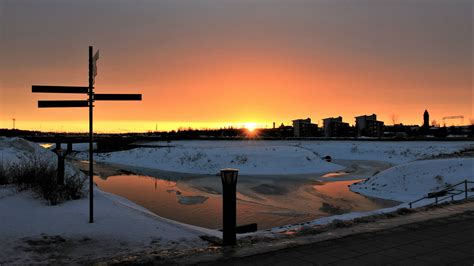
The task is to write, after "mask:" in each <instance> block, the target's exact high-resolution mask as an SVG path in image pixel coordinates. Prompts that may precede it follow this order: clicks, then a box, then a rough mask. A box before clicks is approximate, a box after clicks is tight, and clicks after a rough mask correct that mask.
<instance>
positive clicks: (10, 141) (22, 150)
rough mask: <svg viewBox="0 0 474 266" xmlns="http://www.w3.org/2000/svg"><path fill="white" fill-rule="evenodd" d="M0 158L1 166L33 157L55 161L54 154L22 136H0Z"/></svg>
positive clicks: (33, 158)
mask: <svg viewBox="0 0 474 266" xmlns="http://www.w3.org/2000/svg"><path fill="white" fill-rule="evenodd" d="M0 159H1V162H2V165H3V166H8V165H11V164H18V163H21V162H25V161H31V160H35V159H41V160H52V161H55V160H54V159H56V155H55V154H54V153H53V152H51V151H49V150H46V149H44V148H43V147H41V146H39V145H38V144H36V143H34V142H30V141H27V140H25V139H22V138H7V137H0Z"/></svg>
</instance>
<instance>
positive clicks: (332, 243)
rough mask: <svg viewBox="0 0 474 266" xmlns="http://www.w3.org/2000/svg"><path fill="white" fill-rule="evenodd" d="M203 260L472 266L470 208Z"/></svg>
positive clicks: (473, 232) (473, 238) (473, 226)
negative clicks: (389, 226)
mask: <svg viewBox="0 0 474 266" xmlns="http://www.w3.org/2000/svg"><path fill="white" fill-rule="evenodd" d="M203 265H291V266H298V265H469V266H472V265H474V210H473V211H469V212H465V213H463V214H457V215H454V216H450V217H445V218H439V219H432V220H428V221H422V222H417V223H412V224H407V225H402V226H399V227H395V228H392V229H388V230H382V231H378V232H371V233H364V234H357V235H351V236H346V237H343V238H339V239H334V240H327V241H322V242H318V243H314V244H308V245H303V246H298V247H294V248H286V249H283V250H278V251H273V252H268V253H264V254H259V255H254V256H248V257H243V258H230V259H226V260H220V261H216V262H210V263H206V264H203Z"/></svg>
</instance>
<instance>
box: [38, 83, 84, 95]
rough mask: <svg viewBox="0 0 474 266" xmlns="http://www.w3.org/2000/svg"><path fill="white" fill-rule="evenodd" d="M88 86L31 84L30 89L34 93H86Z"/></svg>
mask: <svg viewBox="0 0 474 266" xmlns="http://www.w3.org/2000/svg"><path fill="white" fill-rule="evenodd" d="M88 89H89V88H88V87H80V86H43V85H33V86H31V91H32V92H34V93H84V94H86V93H88Z"/></svg>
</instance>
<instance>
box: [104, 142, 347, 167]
mask: <svg viewBox="0 0 474 266" xmlns="http://www.w3.org/2000/svg"><path fill="white" fill-rule="evenodd" d="M203 143H205V144H207V145H202V144H203ZM203 143H200V142H178V143H173V144H174V145H175V146H173V147H165V148H153V147H150V148H136V149H133V150H127V151H120V152H112V153H105V154H98V155H97V156H96V157H95V159H96V160H97V161H103V162H110V163H119V164H125V165H133V166H139V167H147V168H154V169H160V170H165V171H174V172H182V173H195V174H217V173H218V172H219V170H220V169H222V168H228V167H231V168H237V169H239V172H240V174H243V175H272V174H277V175H286V174H308V173H326V172H331V171H338V170H341V169H343V167H342V166H340V165H336V164H333V163H329V162H326V161H323V160H322V159H321V158H320V156H319V155H317V154H315V153H314V152H312V151H310V150H308V149H304V148H301V147H297V146H292V145H288V144H278V143H272V142H247V141H233V142H227V141H226V142H210V141H206V142H203Z"/></svg>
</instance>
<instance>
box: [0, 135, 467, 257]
mask: <svg viewBox="0 0 474 266" xmlns="http://www.w3.org/2000/svg"><path fill="white" fill-rule="evenodd" d="M157 144H159V145H170V147H165V148H156V147H150V148H137V149H133V150H128V151H121V152H113V153H105V154H100V155H98V156H96V158H97V160H100V161H104V162H113V163H120V164H128V165H133V166H142V167H148V168H156V169H161V170H168V171H174V172H186V173H202V174H215V173H217V172H218V170H219V169H220V168H226V167H234V168H238V169H240V173H241V174H244V175H254V174H257V175H258V174H267V175H272V174H278V175H288V174H301V173H326V172H331V171H338V170H341V169H343V168H344V167H343V166H340V165H337V164H334V163H328V162H326V161H324V160H322V159H321V157H323V156H326V155H329V156H331V157H332V158H333V159H335V160H337V159H339V160H354V161H356V160H373V161H384V162H388V163H391V164H393V165H396V166H394V167H392V168H389V169H387V170H384V171H382V172H380V173H378V174H376V175H375V176H373V177H371V178H370V179H369V180H367V181H365V182H363V183H359V184H357V185H353V186H352V187H351V189H352V190H354V191H357V192H359V193H362V194H364V195H368V196H375V197H380V198H386V199H394V200H398V201H403V202H407V201H410V200H413V199H417V198H419V196H420V194H421V195H425V194H426V193H428V192H430V191H433V190H436V189H438V188H441V187H443V186H445V185H446V184H447V183H448V184H453V183H456V182H458V181H461V180H464V179H466V178H467V179H469V180H473V177H472V174H473V158H452V159H436V160H424V159H426V158H429V157H431V156H433V155H438V154H443V153H452V152H456V151H459V150H462V149H466V148H469V147H472V144H471V142H378V141H373V142H372V141H176V142H171V143H165V142H160V143H150V145H157ZM37 157H41V158H44V159H49V160H51V161H52V162H54V163H55V162H56V156H55V155H54V154H53V153H52V152H50V151H48V150H46V149H43V148H41V147H40V146H38V145H37V144H34V143H31V142H28V141H25V140H22V139H18V138H0V159H1V162H2V165H3V166H4V167H5V166H7V167H8V165H11V164H13V163H20V162H23V161H28V160H32V159H34V158H37ZM77 158H84V159H87V153H85V152H83V153H78V154H77ZM69 167H70V168H69V169H72V171H77V170H75V169H74V168H73V167H72V166H69ZM403 206H406V203H404V204H402V205H400V206H397V207H393V208H389V209H382V210H375V211H370V212H365V213H348V214H343V215H339V216H332V217H325V218H321V219H317V220H314V221H310V222H309V223H307V226H312V225H321V224H326V223H329V222H331V221H332V220H334V219H342V220H345V219H352V218H354V217H360V216H365V215H370V214H374V213H383V212H389V211H393V210H396V208H398V207H403ZM0 221H1V226H0V239H1V241H0V250H2V252H1V253H0V254H1V255H0V264H2V263H15V264H22V263H32V262H33V263H34V262H51V261H54V260H55V259H57V260H58V261H63V262H64V261H67V262H71V261H72V262H74V261H79V260H84V258H89V259H94V258H99V257H107V256H112V255H120V254H123V253H126V252H131V251H133V250H136V249H144V248H153V249H157V250H159V249H194V248H196V249H199V248H202V247H204V246H207V243H206V242H203V241H202V240H200V238H199V236H200V235H204V234H207V235H213V236H219V235H220V234H219V232H218V231H214V230H207V229H203V228H199V227H194V226H190V225H185V224H181V223H177V222H174V221H170V220H168V219H165V218H162V217H159V216H157V215H155V214H153V213H151V212H149V211H148V210H146V209H144V208H142V207H140V206H137V205H136V204H134V203H132V202H130V201H128V200H126V199H123V198H121V197H118V196H114V195H111V194H108V193H105V192H103V191H100V190H98V189H96V190H95V223H93V224H89V223H88V199H87V198H85V199H81V200H75V201H69V202H65V203H63V204H60V205H56V206H48V205H47V204H46V203H45V202H44V201H42V200H41V199H38V198H36V197H35V196H34V194H33V193H31V192H28V191H23V192H18V191H16V190H14V189H13V188H12V187H11V186H0ZM294 227H295V226H289V227H281V228H275V229H274V230H270V231H267V232H258V233H256V234H261V235H263V236H269V237H271V234H278V233H279V232H282V231H284V230H287V229H288V228H294ZM269 234H270V235H269ZM65 256H67V259H63V260H62V258H64V257H65Z"/></svg>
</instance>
